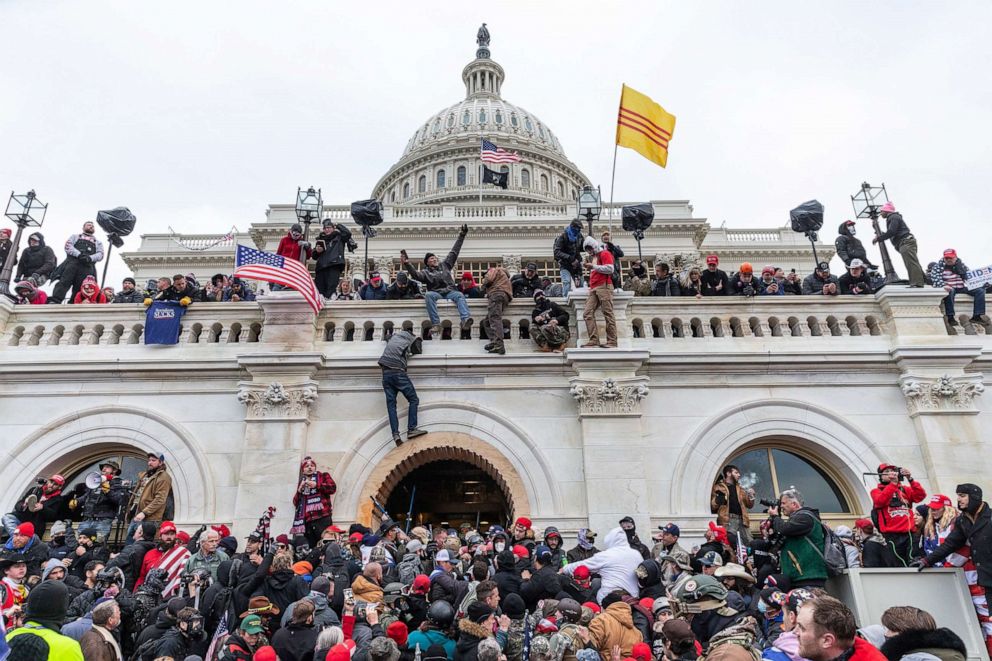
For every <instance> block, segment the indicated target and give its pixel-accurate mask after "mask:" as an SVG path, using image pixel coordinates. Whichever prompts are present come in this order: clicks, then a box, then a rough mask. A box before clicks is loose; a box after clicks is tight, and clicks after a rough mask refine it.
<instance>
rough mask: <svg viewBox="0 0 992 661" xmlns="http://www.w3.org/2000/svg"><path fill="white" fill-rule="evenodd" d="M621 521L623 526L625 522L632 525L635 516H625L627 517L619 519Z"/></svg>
mask: <svg viewBox="0 0 992 661" xmlns="http://www.w3.org/2000/svg"><path fill="white" fill-rule="evenodd" d="M619 523H620V525H621V526H622V525H623V524H625V523H629V524H631V525H634V517H631V516H625V517H623V518H622V519H620V521H619Z"/></svg>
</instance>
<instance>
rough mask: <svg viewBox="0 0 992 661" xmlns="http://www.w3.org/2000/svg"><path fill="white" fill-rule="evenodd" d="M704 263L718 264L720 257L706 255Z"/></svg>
mask: <svg viewBox="0 0 992 661" xmlns="http://www.w3.org/2000/svg"><path fill="white" fill-rule="evenodd" d="M706 263H707V264H719V263H720V258H719V257H717V256H716V255H706Z"/></svg>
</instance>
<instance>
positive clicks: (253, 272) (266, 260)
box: [234, 243, 324, 312]
mask: <svg viewBox="0 0 992 661" xmlns="http://www.w3.org/2000/svg"><path fill="white" fill-rule="evenodd" d="M234 275H236V276H238V277H239V278H247V279H249V280H264V281H267V282H275V283H277V284H280V285H285V286H287V287H289V288H291V289H295V290H296V291H298V292H300V293H301V294H303V298H305V299H306V300H307V303H309V304H310V307H312V308H313V311H314V312H320V309H321V308H322V307H324V300H323V298H322V297H321V295H320V293H319V292H318V291H317V287H316V285H314V282H313V278H311V277H310V271H309V270H307V267H306V266H304V265H303V264H302V263H301V262H299V261H297V260H295V259H286V258H285V257H283V256H281V255H277V254H275V253H271V252H265V251H264V250H258V249H256V248H250V247H248V246H243V245H241V244H240V243H239V244H238V251H237V253H236V254H235V258H234Z"/></svg>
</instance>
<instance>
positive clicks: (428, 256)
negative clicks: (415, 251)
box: [424, 252, 437, 266]
mask: <svg viewBox="0 0 992 661" xmlns="http://www.w3.org/2000/svg"><path fill="white" fill-rule="evenodd" d="M431 257H437V255H435V254H434V253H432V252H429V253H427V254H426V255H424V266H427V260H428V259H430V258H431Z"/></svg>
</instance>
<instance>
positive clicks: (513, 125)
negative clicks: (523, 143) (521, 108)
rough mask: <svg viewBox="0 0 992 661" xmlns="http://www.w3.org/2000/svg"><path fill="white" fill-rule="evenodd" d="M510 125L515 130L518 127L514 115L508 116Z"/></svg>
mask: <svg viewBox="0 0 992 661" xmlns="http://www.w3.org/2000/svg"><path fill="white" fill-rule="evenodd" d="M510 125H511V126H512V127H513V128H517V127H518V126H520V120H518V119H517V116H516V114H512V115H510Z"/></svg>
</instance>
